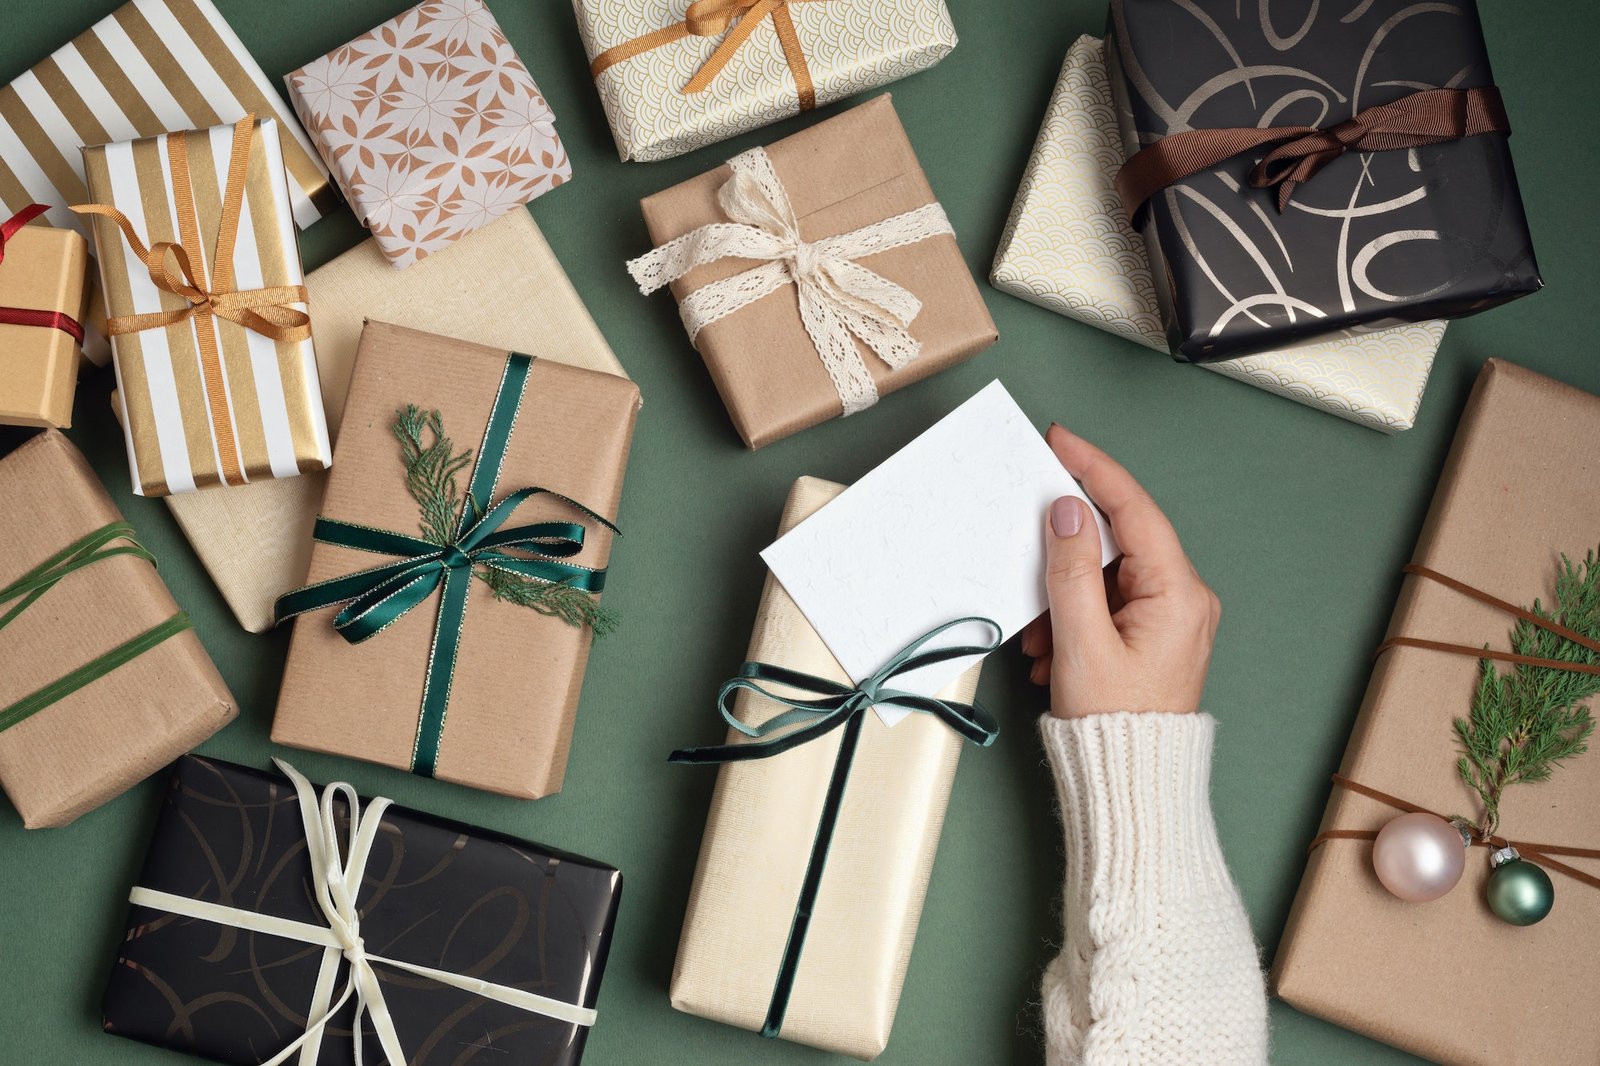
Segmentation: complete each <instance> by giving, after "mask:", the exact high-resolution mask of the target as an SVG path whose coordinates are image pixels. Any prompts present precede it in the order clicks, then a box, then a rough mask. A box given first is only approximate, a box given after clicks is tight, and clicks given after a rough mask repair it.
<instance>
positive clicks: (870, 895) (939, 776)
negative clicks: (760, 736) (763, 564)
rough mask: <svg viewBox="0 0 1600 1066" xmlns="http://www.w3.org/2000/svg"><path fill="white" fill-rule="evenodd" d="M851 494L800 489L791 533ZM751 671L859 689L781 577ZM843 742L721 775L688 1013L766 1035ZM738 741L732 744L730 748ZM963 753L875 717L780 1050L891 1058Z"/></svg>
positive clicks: (696, 898) (803, 748) (686, 943)
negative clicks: (793, 1046) (762, 667)
mask: <svg viewBox="0 0 1600 1066" xmlns="http://www.w3.org/2000/svg"><path fill="white" fill-rule="evenodd" d="M842 491H844V486H843V485H838V484H835V483H833V482H828V481H821V480H818V479H817V478H810V477H802V478H800V479H799V480H797V481H796V482H795V484H794V488H793V489H792V490H791V491H790V494H789V499H788V502H787V504H786V505H785V507H784V512H783V519H782V523H781V526H780V529H779V534H780V535H782V534H783V533H786V532H788V530H790V529H791V528H793V527H794V526H796V525H798V524H799V523H800V522H802V521H804V520H805V519H806V518H808V517H809V516H810V515H811V514H813V513H814V512H816V511H818V510H820V509H821V508H822V507H824V506H825V505H826V504H827V503H828V502H829V501H830V500H832V499H833V498H834V497H835V496H837V495H838V494H839V493H840V492H842ZM746 658H747V659H749V660H752V661H757V662H766V663H772V664H775V665H778V666H784V667H787V668H789V669H791V670H797V671H800V672H802V673H807V674H813V675H815V676H818V677H823V678H828V679H830V680H835V681H839V682H841V683H845V684H848V683H849V678H848V677H847V675H846V674H845V672H844V670H843V668H842V667H840V666H839V664H838V662H837V661H836V660H835V659H834V657H833V655H832V653H830V652H829V651H828V647H827V645H826V644H824V643H823V642H822V638H821V637H820V636H818V635H817V631H816V630H815V629H813V628H812V627H811V625H810V623H808V622H807V621H806V618H805V615H804V614H802V613H801V611H800V608H799V607H797V606H796V605H795V602H794V600H793V599H792V598H790V596H789V594H788V593H787V592H785V591H784V588H783V586H782V585H781V584H779V583H778V581H777V579H776V578H775V577H773V576H772V575H771V574H770V573H769V574H768V575H767V579H766V584H765V586H764V587H763V591H762V594H761V606H760V607H759V608H758V609H757V612H756V621H755V626H754V630H753V632H752V634H751V637H750V647H749V651H748V654H747V655H746ZM980 669H981V664H980V665H977V666H973V667H972V668H971V669H970V670H968V671H967V672H966V673H964V674H962V675H961V677H960V678H959V679H957V680H956V681H954V682H953V683H951V685H950V686H949V687H947V688H946V689H944V690H943V691H942V692H940V693H939V695H940V696H941V697H943V698H945V699H951V700H958V701H962V702H968V701H970V700H971V699H972V696H973V694H974V693H975V692H976V691H977V687H978V674H979V671H980ZM782 709H783V708H782V707H781V706H779V705H777V704H774V703H772V702H770V701H766V700H758V699H752V698H751V697H750V695H749V694H748V693H743V694H741V695H740V696H739V697H738V699H737V702H736V703H735V705H734V713H735V714H736V715H737V716H738V717H739V719H740V721H743V722H748V723H756V722H760V721H765V720H766V719H768V718H770V717H772V716H773V715H774V714H776V713H777V712H779V711H781V710H782ZM842 732H843V731H842V730H836V731H835V732H834V733H832V734H830V735H829V736H826V737H822V738H819V739H816V740H813V741H810V742H808V743H805V744H801V745H800V746H798V747H796V748H793V749H791V750H789V751H786V752H784V753H783V754H781V755H777V756H774V757H772V758H770V759H757V760H753V761H749V762H735V763H728V764H725V765H724V766H722V768H721V769H720V770H719V771H718V773H717V785H716V790H715V791H714V792H713V793H712V797H711V810H710V813H709V814H708V815H707V817H706V830H705V836H704V838H703V839H702V841H701V844H700V857H699V861H698V863H697V864H696V866H695V875H694V885H693V887H692V888H691V889H690V892H689V906H688V912H687V914H686V915H685V916H684V921H683V933H682V935H681V937H680V939H679V941H678V958H677V963H676V965H675V966H674V967H673V972H672V988H671V995H672V1005H673V1006H674V1007H676V1008H677V1009H679V1010H681V1011H687V1012H688V1013H690V1014H695V1015H698V1016H700V1017H703V1018H710V1019H713V1020H715V1021H720V1022H725V1023H727V1024H729V1025H736V1026H738V1027H740V1028H742V1029H750V1030H753V1031H758V1032H759V1031H760V1029H761V1027H762V1023H763V1021H764V1020H765V1017H766V1014H767V1007H768V1003H769V1001H770V1000H771V998H772V993H773V984H774V980H775V977H776V975H777V972H778V967H779V961H780V959H781V957H782V955H783V952H784V946H785V944H786V942H787V940H788V937H789V930H790V927H791V925H792V924H793V922H794V919H795V903H796V900H797V899H798V897H799V895H800V885H801V880H802V878H803V877H804V875H805V870H806V866H807V861H808V859H809V858H810V854H811V847H812V844H813V842H814V838H815V836H816V830H817V821H818V818H819V817H820V815H821V811H822V808H823V803H824V799H825V794H826V792H827V790H828V782H829V777H830V775H831V774H832V772H833V766H834V761H835V758H836V756H837V754H838V751H839V745H840V735H841V733H842ZM738 739H741V738H740V736H739V734H737V733H735V732H734V731H732V730H730V731H729V733H728V740H729V742H730V743H731V742H734V741H736V740H738ZM964 746H965V742H964V741H963V740H962V739H961V737H960V736H959V735H957V734H956V732H955V731H954V730H952V729H950V728H949V727H948V726H946V725H945V724H944V723H942V722H940V721H938V720H937V719H935V718H933V717H932V716H929V715H922V714H913V715H911V716H910V717H908V718H906V719H905V720H903V721H901V722H900V723H899V724H898V725H895V726H893V727H891V726H887V725H885V724H884V723H883V720H882V719H880V718H879V717H878V716H877V715H876V714H871V713H869V714H867V715H866V716H865V721H864V723H863V729H862V733H861V741H860V747H859V748H858V749H857V750H856V754H855V759H854V762H853V763H852V766H851V770H850V778H849V784H848V787H847V789H846V791H845V797H844V802H843V806H842V809H841V812H840V816H839V824H838V829H837V831H836V833H835V835H834V838H833V844H832V846H831V847H830V848H829V850H828V859H827V866H826V867H825V868H824V873H823V877H822V884H821V889H820V892H819V895H818V897H817V903H816V906H815V908H813V911H812V919H811V924H810V927H809V930H808V931H807V933H806V938H805V945H804V950H803V951H802V953H801V956H800V964H799V967H798V969H797V970H796V975H795V983H794V990H793V992H792V994H791V996H790V999H789V1004H788V1010H787V1012H786V1014H785V1016H784V1021H783V1028H782V1031H781V1033H780V1035H781V1036H782V1038H783V1039H785V1040H793V1041H796V1042H798V1043H802V1044H808V1045H811V1046H813V1047H819V1048H824V1049H826V1050H829V1051H834V1052H838V1053H840V1054H844V1055H851V1056H854V1057H855V1058H858V1059H872V1058H875V1057H877V1056H878V1055H879V1054H880V1053H881V1052H882V1051H883V1049H884V1048H885V1047H886V1046H887V1045H888V1041H889V1032H890V1030H891V1028H892V1027H893V1025H894V1016H895V1010H896V1008H897V1007H898V1006H899V1002H900V989H901V986H902V985H903V984H904V983H905V976H906V969H907V967H908V965H909V964H910V959H911V947H912V943H913V942H914V941H915V939H916V935H917V924H918V922H919V920H920V919H921V917H922V902H923V899H924V897H925V896H926V895H927V889H928V878H929V876H930V874H931V872H932V869H933V859H934V853H935V852H936V851H937V850H938V846H939V833H940V830H941V829H942V828H943V825H944V814H945V807H946V805H947V803H948V801H949V797H950V788H951V784H952V782H953V781H954V778H955V772H956V764H957V762H958V760H959V759H960V756H961V749H962V748H963V747H964ZM683 772H684V773H696V772H704V770H703V768H689V767H685V768H684V769H683ZM751 1054H752V1055H754V1051H752V1053H751Z"/></svg>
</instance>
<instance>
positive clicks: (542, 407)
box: [272, 322, 639, 799]
mask: <svg viewBox="0 0 1600 1066" xmlns="http://www.w3.org/2000/svg"><path fill="white" fill-rule="evenodd" d="M638 406H639V389H638V386H636V385H634V384H633V382H631V381H629V380H627V379H626V378H621V377H616V376H614V375H611V374H602V373H596V372H594V371H591V370H583V369H579V368H578V367H574V366H569V365H566V364H563V363H558V362H553V361H550V360H546V359H530V358H529V357H528V356H526V355H519V354H516V353H508V352H507V351H506V350H505V349H503V348H489V347H485V346H483V345H478V344H470V343H468V342H466V341H458V340H451V339H448V338H445V337H439V336H434V335H432V334H427V333H421V332H417V331H415V330H409V329H403V328H401V327H399V326H392V325H388V324H385V323H380V322H371V323H368V325H367V327H366V329H365V331H364V332H363V333H362V336H361V345H360V349H359V352H358V355H357V358H356V367H355V373H354V375H353V376H352V378H351V382H350V391H349V396H348V398H347V400H346V401H345V410H344V420H343V426H342V428H341V432H340V435H339V466H338V467H336V468H335V470H334V472H333V473H332V474H331V475H330V476H329V478H328V489H327V494H326V496H325V497H324V498H323V501H322V512H321V515H320V517H319V518H318V520H317V524H316V527H315V536H316V539H317V542H318V543H317V544H316V545H315V547H314V548H313V549H312V552H311V566H310V573H309V576H308V578H307V587H306V588H305V589H302V590H297V591H295V592H293V593H290V594H289V595H288V596H285V597H284V598H282V599H280V600H279V602H278V605H277V614H278V616H279V617H280V618H287V617H289V616H292V615H296V614H304V615H305V617H302V618H300V619H299V620H298V621H297V622H296V624H295V628H294V635H293V638H292V639H291V641H290V644H289V659H288V663H287V665H286V667H285V673H284V680H283V687H282V689H281V691H280V694H279V697H278V712H277V718H276V719H275V721H274V723H273V729H272V739H273V740H275V741H277V742H278V743H281V744H290V745H294V746H296V747H302V748H311V749H313V750H315V751H322V752H328V753H332V754H339V755H349V756H352V757H355V758H361V759H367V760H370V761H372V762H378V763H382V764H384V765H387V766H394V767H398V768H400V769H406V770H412V771H414V772H416V773H420V774H424V775H427V776H433V777H438V778H441V779H443V780H446V781H453V782H456V783H458V784H464V785H470V786H472V787H475V788H482V789H487V790H489V791H493V792H500V793H503V794H505V795H510V796H517V797H522V798H527V799H533V798H537V797H539V796H543V795H546V794H548V793H551V792H555V791H557V790H558V789H559V788H560V787H561V779H562V774H563V771H564V770H565V766H566V760H567V749H568V746H569V744H570V742H571V737H572V725H573V718H574V716H575V714H576V711H577V703H578V693H579V689H580V687H581V685H582V680H583V673H584V666H585V663H586V661H587V658H588V653H589V644H590V640H591V638H592V636H593V630H594V627H595V626H596V625H600V626H601V627H602V628H604V624H605V622H606V621H607V616H606V614H605V612H604V610H603V608H600V607H599V606H598V603H597V597H598V594H599V592H600V589H601V588H602V587H603V584H604V576H605V566H606V562H607V558H608V555H609V551H610V532H611V527H610V525H609V523H608V521H607V519H608V518H609V517H611V516H614V515H615V514H616V510H617V504H618V502H619V500H620V497H621V494H622V476H623V468H624V466H625V465H626V462H627V456H628V446H629V443H630V440H631V438H632V435H633V424H634V417H635V414H636V412H637V409H638ZM408 419H409V423H408V421H407V420H408ZM408 424H409V426H410V428H409V429H408V428H407V427H408ZM397 436H398V437H400V438H401V440H400V441H399V442H397V439H396V438H397ZM448 442H454V443H448ZM413 451H416V452H422V453H425V456H424V458H420V459H419V458H416V457H415V456H413V458H412V460H409V461H408V460H407V459H406V453H407V452H413ZM463 456H465V457H463ZM447 460H448V461H447ZM419 485H422V486H424V488H425V489H426V491H420V490H419V488H418V486H419ZM330 523H332V525H333V526H334V528H333V529H332V530H331V531H330V529H329V527H330ZM419 531H420V532H421V534H422V539H420V540H419V539H417V534H418V533H419ZM514 531H520V532H516V533H515V535H514ZM341 534H342V535H341ZM508 538H509V539H508ZM372 553H377V554H378V555H379V556H388V557H391V558H394V559H395V561H394V562H393V563H379V564H378V565H377V566H376V567H374V555H373V554H372ZM435 590H437V592H436V591H435ZM407 597H409V599H408V598H407ZM351 599H355V602H353V603H350V604H349V606H348V607H345V608H343V609H341V610H340V611H338V612H335V611H333V610H332V609H331V607H332V606H333V605H335V604H341V603H346V602H348V601H350V600H351ZM368 608H372V610H370V611H369V610H368ZM413 608H414V609H413Z"/></svg>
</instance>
